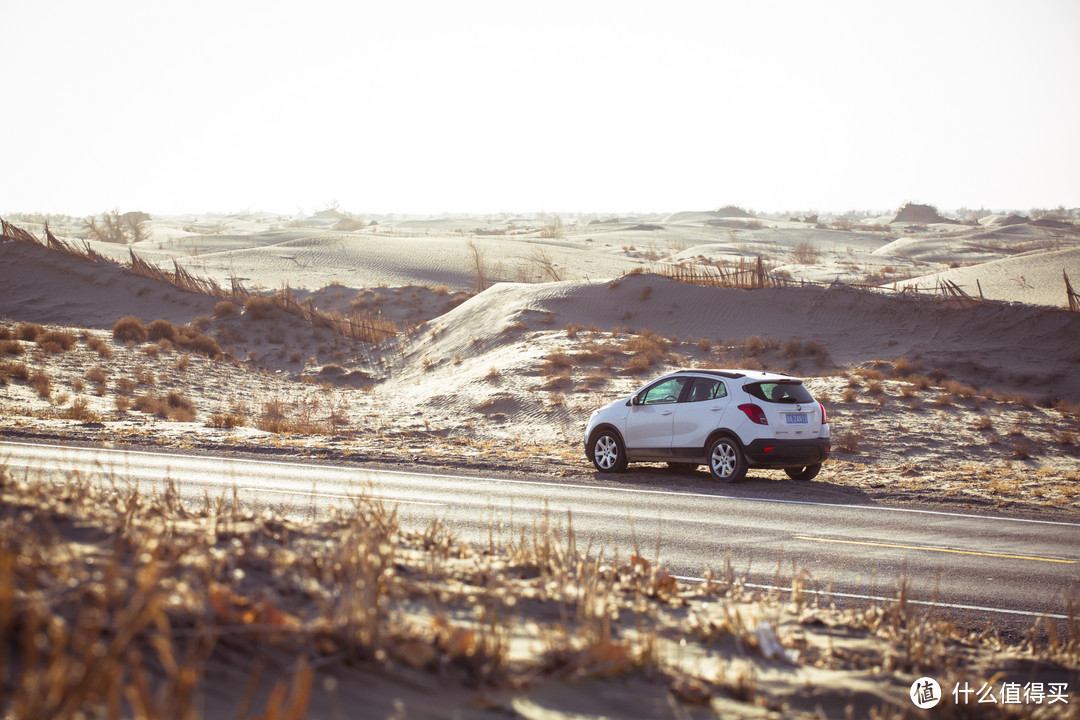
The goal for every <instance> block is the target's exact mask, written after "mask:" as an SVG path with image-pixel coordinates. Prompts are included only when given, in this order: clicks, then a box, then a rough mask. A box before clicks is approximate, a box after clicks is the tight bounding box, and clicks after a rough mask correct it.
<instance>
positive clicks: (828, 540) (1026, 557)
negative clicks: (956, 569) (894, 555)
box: [794, 535, 1080, 565]
mask: <svg viewBox="0 0 1080 720" xmlns="http://www.w3.org/2000/svg"><path fill="white" fill-rule="evenodd" d="M794 537H795V539H796V540H812V541H813V542H820V543H840V544H842V545H870V546H873V547H887V548H899V549H901V550H929V551H931V552H943V553H955V554H956V555H981V556H983V557H996V558H1009V559H1010V560H1036V561H1038V562H1052V563H1063V564H1065V565H1078V564H1080V560H1058V559H1056V558H1044V557H1032V556H1030V555H1002V554H1000V553H985V552H975V551H973V550H951V549H949V548H936V547H925V546H923V545H893V544H891V543H879V542H865V541H859V540H833V539H832V538H815V537H804V536H802V535H795V536H794Z"/></svg>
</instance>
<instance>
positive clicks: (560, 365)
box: [540, 350, 574, 377]
mask: <svg viewBox="0 0 1080 720" xmlns="http://www.w3.org/2000/svg"><path fill="white" fill-rule="evenodd" d="M573 366H574V358H573V357H572V356H571V355H569V354H567V353H565V352H563V351H562V350H552V351H551V352H549V353H548V354H547V357H546V358H544V364H543V365H542V366H541V368H540V374H541V375H543V376H544V377H551V376H552V375H556V374H559V373H560V371H562V370H567V373H566V374H567V375H569V374H570V373H569V370H568V369H569V368H572V367H573Z"/></svg>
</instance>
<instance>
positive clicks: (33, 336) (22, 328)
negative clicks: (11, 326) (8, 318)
mask: <svg viewBox="0 0 1080 720" xmlns="http://www.w3.org/2000/svg"><path fill="white" fill-rule="evenodd" d="M44 332H45V328H43V327H41V326H40V325H38V324H36V323H21V324H19V325H18V326H17V327H16V328H15V338H16V339H17V340H24V341H26V342H35V341H37V339H38V335H41V334H42V333H44Z"/></svg>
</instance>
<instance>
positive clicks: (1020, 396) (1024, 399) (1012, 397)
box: [1001, 392, 1035, 408]
mask: <svg viewBox="0 0 1080 720" xmlns="http://www.w3.org/2000/svg"><path fill="white" fill-rule="evenodd" d="M1001 399H1002V400H1003V401H1005V402H1007V403H1013V404H1015V405H1021V406H1023V407H1026V408H1033V407H1035V399H1034V398H1032V397H1031V396H1030V395H1028V394H1027V393H1021V392H1010V393H1004V394H1002V396H1001Z"/></svg>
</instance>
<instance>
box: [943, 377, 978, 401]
mask: <svg viewBox="0 0 1080 720" xmlns="http://www.w3.org/2000/svg"><path fill="white" fill-rule="evenodd" d="M941 389H942V390H944V391H945V392H947V393H949V394H951V395H958V396H960V397H962V398H965V399H970V398H973V397H975V394H976V393H977V392H978V391H977V390H976V389H975V388H973V387H971V386H970V385H965V384H964V383H962V382H958V381H956V380H946V381H945V382H944V383H942V385H941Z"/></svg>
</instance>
